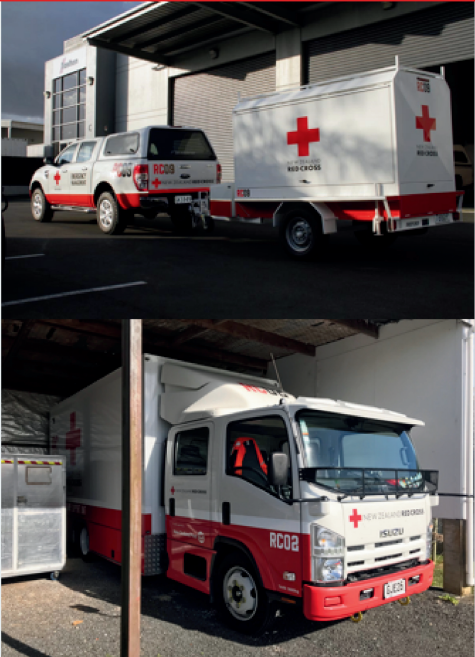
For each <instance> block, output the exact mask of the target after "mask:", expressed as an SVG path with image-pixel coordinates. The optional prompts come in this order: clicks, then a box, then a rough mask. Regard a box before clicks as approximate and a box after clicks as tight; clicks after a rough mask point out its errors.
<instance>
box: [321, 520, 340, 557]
mask: <svg viewBox="0 0 475 657" xmlns="http://www.w3.org/2000/svg"><path fill="white" fill-rule="evenodd" d="M344 550H345V539H344V538H343V536H340V534H336V533H335V532H332V531H330V530H329V529H325V527H319V525H314V527H313V553H314V555H315V556H324V555H325V556H334V557H340V556H341V557H342V556H343V554H344Z"/></svg>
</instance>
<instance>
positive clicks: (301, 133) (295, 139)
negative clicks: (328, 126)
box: [287, 116, 320, 157]
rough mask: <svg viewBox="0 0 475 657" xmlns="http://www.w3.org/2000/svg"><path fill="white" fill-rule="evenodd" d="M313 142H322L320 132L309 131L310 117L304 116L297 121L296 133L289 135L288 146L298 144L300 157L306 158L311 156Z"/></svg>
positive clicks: (315, 129) (289, 133) (313, 129)
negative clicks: (310, 150) (310, 148)
mask: <svg viewBox="0 0 475 657" xmlns="http://www.w3.org/2000/svg"><path fill="white" fill-rule="evenodd" d="M312 141H320V130H319V129H318V128H312V129H311V130H309V127H308V117H306V116H303V117H301V118H300V119H297V130H296V132H288V133H287V144H288V145H289V146H290V145H292V144H297V146H298V147H299V157H305V156H307V155H308V154H309V144H310V143H311V142H312Z"/></svg>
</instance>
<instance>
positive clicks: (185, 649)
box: [2, 559, 474, 657]
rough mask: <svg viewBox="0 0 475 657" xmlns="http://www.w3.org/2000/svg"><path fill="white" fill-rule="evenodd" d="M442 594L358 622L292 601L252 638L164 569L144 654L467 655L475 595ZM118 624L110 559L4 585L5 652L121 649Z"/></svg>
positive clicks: (146, 599) (146, 591) (147, 613)
mask: <svg viewBox="0 0 475 657" xmlns="http://www.w3.org/2000/svg"><path fill="white" fill-rule="evenodd" d="M441 595H442V592H441V591H436V590H429V591H427V592H426V593H424V594H422V595H418V596H414V597H413V598H411V604H410V605H409V606H405V607H404V606H401V605H399V604H398V603H397V602H394V603H391V604H388V605H385V606H383V607H379V608H376V609H374V610H371V611H369V612H367V613H366V614H365V615H364V617H363V620H362V621H361V622H360V623H353V622H351V621H350V620H348V619H347V620H343V621H338V622H332V623H312V622H310V621H307V620H306V619H305V618H303V616H302V614H301V612H300V610H298V609H293V608H292V609H289V610H288V611H287V613H285V614H284V615H283V617H282V618H278V619H277V621H276V625H275V626H274V628H273V629H272V630H271V631H270V632H267V633H266V634H264V635H263V636H262V637H261V638H259V639H255V638H248V637H245V636H242V635H240V634H236V633H235V632H232V631H230V630H228V629H227V628H225V627H224V626H222V625H221V624H220V622H219V621H218V619H217V617H216V612H215V611H214V609H213V608H212V607H211V606H210V605H209V603H208V599H207V597H206V596H204V595H203V594H201V593H198V592H196V591H194V590H192V589H189V588H186V587H182V586H181V585H179V584H177V583H174V582H171V581H170V580H167V579H166V578H165V577H161V576H160V577H152V578H144V579H143V589H142V619H141V646H142V650H141V654H142V655H144V656H146V657H149V656H150V657H158V656H159V657H185V656H186V657H194V656H196V657H201V656H202V655H205V657H212V656H213V655H216V656H218V655H227V656H229V657H233V656H236V657H242V655H249V656H254V657H255V656H257V655H262V656H264V655H300V656H302V657H306V656H308V657H311V656H312V657H313V656H314V655H315V654H318V655H319V656H320V657H327V656H328V657H330V656H331V657H334V656H335V655H340V656H342V657H343V656H345V655H355V654H359V655H365V656H367V657H368V656H374V657H380V656H381V655H384V654H388V655H394V657H399V656H400V657H406V655H407V654H408V652H410V654H414V655H417V656H418V657H438V656H439V655H440V656H442V655H443V656H444V657H445V656H446V655H457V656H458V657H469V656H470V657H471V656H472V655H473V627H474V618H473V611H474V609H473V596H471V597H466V598H462V599H460V603H459V604H456V605H454V604H452V603H451V602H446V601H442V600H441V599H440V597H441ZM455 601H457V600H455ZM119 626H120V569H119V567H118V566H115V565H114V564H112V563H109V562H107V561H103V560H99V559H98V560H97V561H94V562H92V563H89V564H85V563H83V562H82V560H81V559H69V560H68V562H67V566H66V569H65V570H64V571H63V573H62V575H61V578H60V580H59V582H53V581H50V580H49V579H47V578H46V577H45V576H41V575H40V576H34V577H33V576H32V577H28V578H18V579H15V580H6V581H4V582H3V584H2V655H3V656H4V657H13V656H15V657H16V656H18V655H23V656H25V655H26V656H27V657H46V656H48V657H56V656H68V655H69V656H71V657H78V656H79V655H98V656H101V657H118V655H119ZM184 629H185V630H187V631H186V632H183V630H184Z"/></svg>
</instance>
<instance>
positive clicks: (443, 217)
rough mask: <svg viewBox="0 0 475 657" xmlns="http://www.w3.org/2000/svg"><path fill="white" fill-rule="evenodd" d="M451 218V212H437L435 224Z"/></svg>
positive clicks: (446, 221) (443, 222) (447, 221)
mask: <svg viewBox="0 0 475 657" xmlns="http://www.w3.org/2000/svg"><path fill="white" fill-rule="evenodd" d="M451 219H452V215H451V214H438V215H437V216H436V218H435V223H436V224H448V223H449V222H450V221H451Z"/></svg>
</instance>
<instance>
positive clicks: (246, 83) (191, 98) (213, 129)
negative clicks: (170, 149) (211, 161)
mask: <svg viewBox="0 0 475 657" xmlns="http://www.w3.org/2000/svg"><path fill="white" fill-rule="evenodd" d="M266 91H275V53H274V52H272V53H267V54H265V55H260V56H259V57H253V58H252V59H247V60H243V61H240V62H234V63H232V64H226V65H224V66H219V67H216V68H214V69H210V70H208V71H206V72H204V73H194V74H191V75H185V76H182V77H179V78H175V81H174V93H173V125H188V126H193V127H197V128H202V129H203V130H204V131H205V132H206V134H207V135H208V138H209V140H210V142H211V144H212V146H213V148H214V150H215V152H216V154H217V156H218V158H219V161H220V162H221V165H222V167H223V181H231V180H234V164H233V131H232V110H233V107H234V106H235V105H236V103H237V102H238V97H239V94H240V95H241V98H242V97H246V96H252V95H254V94H259V93H264V92H266Z"/></svg>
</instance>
